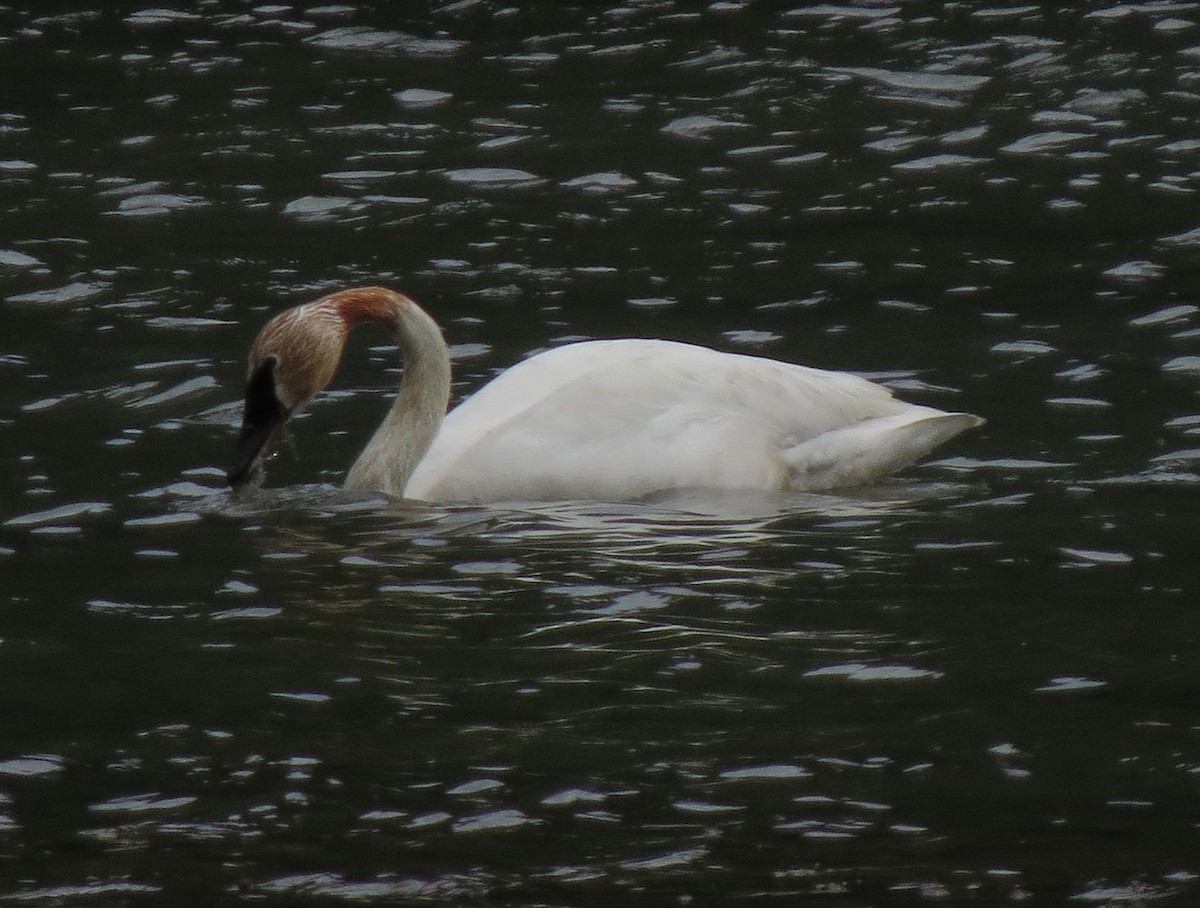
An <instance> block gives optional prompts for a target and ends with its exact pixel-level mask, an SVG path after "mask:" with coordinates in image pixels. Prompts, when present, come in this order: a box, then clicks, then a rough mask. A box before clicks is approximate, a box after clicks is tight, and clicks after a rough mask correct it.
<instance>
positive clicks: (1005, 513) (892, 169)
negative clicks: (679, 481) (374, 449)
mask: <svg viewBox="0 0 1200 908" xmlns="http://www.w3.org/2000/svg"><path fill="white" fill-rule="evenodd" d="M1198 6H1200V4H1196V3H1187V2H1169V3H1162V2H1153V3H1150V2H1147V3H1127V4H1114V5H1111V6H1105V5H1103V4H1095V5H1091V6H1087V7H1082V6H1081V7H1079V8H1077V9H1065V10H1064V9H1054V8H1048V7H1047V8H1044V7H1042V6H1034V5H1029V6H998V5H997V6H989V5H986V4H983V3H960V4H949V5H946V4H924V3H893V4H890V5H881V4H863V5H849V4H847V5H840V4H825V5H813V6H797V7H795V8H792V9H786V8H781V7H779V6H776V5H769V4H756V3H712V4H709V5H708V6H706V7H696V6H692V5H675V4H671V3H665V2H664V3H631V4H629V5H626V6H621V7H603V8H602V7H599V6H592V5H587V6H582V7H570V6H562V7H560V6H553V7H529V8H525V7H521V8H516V7H500V6H496V5H492V4H487V3H483V2H474V0H466V2H460V3H451V4H442V5H436V6H433V7H431V8H429V9H425V10H421V11H419V12H415V11H414V12H411V13H400V12H395V11H390V12H386V11H381V12H372V11H368V10H360V9H356V8H355V7H352V6H348V5H334V4H328V5H324V6H304V5H288V4H272V5H258V6H254V5H250V4H242V3H234V2H224V0H214V2H208V3H203V4H200V5H197V6H194V7H191V6H189V7H180V8H179V9H171V8H168V7H162V6H158V7H145V8H138V7H133V6H130V7H128V8H127V9H126V10H125V11H124V12H121V13H113V12H100V11H96V10H94V9H93V8H92V7H91V6H90V5H87V4H78V5H75V6H72V5H71V4H67V3H64V4H58V5H56V6H55V8H54V11H53V12H46V11H43V10H26V9H21V8H16V7H13V6H6V7H0V210H2V211H3V217H2V218H0V315H2V319H3V324H4V328H3V332H2V336H0V375H2V377H3V380H2V381H0V465H2V469H0V578H2V580H0V591H2V597H0V603H2V606H0V607H2V612H0V639H2V641H3V642H0V723H2V724H0V729H2V731H0V901H3V902H5V903H10V902H11V903H15V904H33V905H38V904H42V905H62V904H88V905H96V904H114V905H115V904H121V905H124V904H134V905H136V904H170V905H178V904H241V903H255V904H329V903H335V904H336V903H369V904H373V903H382V904H414V903H423V902H443V903H453V904H513V905H517V904H519V905H609V904H612V901H613V899H614V898H622V899H625V900H626V901H627V902H629V903H632V904H646V905H663V904H681V905H687V904H718V903H731V904H736V903H739V902H749V901H751V900H754V901H767V902H775V903H780V904H798V903H799V904H804V903H808V902H821V903H823V904H830V905H846V906H857V905H868V904H869V905H885V904H886V905H909V904H926V903H942V904H945V903H958V902H962V901H966V900H968V899H971V900H974V901H975V902H979V903H984V904H988V903H1001V902H1003V903H1010V902H1013V901H1017V902H1021V901H1024V902H1033V903H1035V904H1061V903H1063V902H1065V901H1068V900H1072V901H1074V902H1076V903H1080V904H1101V905H1103V904H1146V903H1154V904H1192V903H1194V902H1195V900H1196V898H1197V897H1198V893H1200V878H1198V876H1197V875H1198V874H1200V861H1198V860H1197V858H1196V854H1197V848H1196V845H1197V830H1196V824H1197V822H1198V821H1200V798H1198V796H1197V784H1198V783H1197V778H1198V773H1200V738H1198V736H1197V731H1196V729H1197V712H1196V677H1197V667H1198V666H1197V661H1198V660H1197V656H1196V644H1197V632H1196V630H1195V601H1196V600H1195V598H1194V597H1195V595H1196V591H1197V585H1198V579H1200V578H1198V575H1197V569H1196V567H1195V558H1194V543H1193V542H1192V539H1193V536H1192V533H1193V523H1194V521H1193V520H1192V512H1193V511H1194V503H1193V499H1194V497H1195V495H1196V490H1197V488H1198V483H1200V478H1198V476H1197V473H1196V463H1197V458H1198V455H1197V453H1196V452H1197V448H1198V447H1200V443H1198V442H1197V435H1198V433H1200V415H1198V413H1197V387H1198V385H1197V382H1198V377H1200V354H1198V353H1197V349H1196V344H1197V338H1198V337H1200V333H1198V332H1200V287H1198V275H1200V254H1198V253H1200V233H1198V231H1200V220H1198V216H1197V213H1196V212H1197V207H1196V198H1197V196H1196V193H1197V183H1198V181H1200V137H1198V136H1197V133H1196V127H1195V123H1196V120H1197V114H1198V110H1200V78H1198V77H1197V75H1196V68H1197V64H1198V63H1200V32H1198V31H1197V28H1196V21H1197V15H1196V14H1197V7H1198ZM357 283H383V284H388V285H391V286H395V287H396V288H397V289H401V290H403V291H405V292H408V293H410V294H412V295H413V296H414V297H415V298H417V299H419V300H421V301H422V302H423V303H424V304H426V306H427V307H428V308H429V309H430V310H431V311H432V312H434V313H435V314H436V315H437V317H438V318H439V320H440V321H441V322H442V323H443V325H444V326H445V327H446V331H447V334H448V337H449V339H450V341H451V343H452V345H453V349H454V354H455V359H456V391H457V393H466V392H469V391H470V390H471V389H472V388H474V387H477V386H478V385H479V383H480V382H482V381H483V380H484V379H486V378H487V377H488V376H489V375H491V374H493V373H494V372H496V371H497V370H499V369H502V368H503V367H504V366H505V365H507V364H509V363H511V362H513V361H515V360H517V359H519V358H520V357H522V356H524V355H527V354H528V353H530V352H533V351H536V350H538V349H543V348H545V347H549V346H552V345H555V344H558V343H561V342H564V341H566V340H569V339H574V338H580V337H613V336H623V335H639V336H657V337H669V338H675V339H680V340H689V341H696V342H700V343H705V344H709V345H713V346H718V347H721V348H724V349H731V350H742V351H749V352H757V353H762V354H765V355H770V356H775V357H778V358H782V359H788V360H794V361H799V362H807V363H810V364H813V365H818V366H826V367H833V368H841V369H849V370H854V371H857V372H860V373H862V374H865V375H868V376H871V377H873V378H876V379H877V380H881V381H884V382H885V383H887V384H889V385H890V386H892V387H894V388H896V389H897V391H898V392H899V393H901V394H903V395H904V396H906V397H907V398H909V399H912V400H915V401H920V402H925V403H929V404H932V405H935V406H944V407H953V408H961V409H966V410H970V411H972V412H977V413H980V414H982V415H984V416H986V417H987V418H988V420H989V422H988V425H987V426H986V427H985V428H984V429H982V430H979V431H977V432H974V433H971V434H970V435H968V436H963V437H962V438H960V439H958V440H956V441H955V442H953V443H952V444H951V445H950V446H948V447H947V448H945V449H943V450H942V451H940V452H938V454H936V455H935V456H934V457H933V458H932V459H931V461H930V462H928V463H926V464H923V465H921V466H918V467H916V468H913V469H910V470H908V471H906V472H905V474H904V475H903V476H901V477H898V478H896V479H894V480H892V481H889V482H887V483H884V484H883V485H882V486H881V487H879V488H876V489H870V490H862V491H859V492H855V493H852V494H847V495H841V496H787V497H783V498H778V497H770V496H737V495H734V496H725V495H721V496H713V495H701V494H698V495H688V496H681V497H680V496H677V497H673V498H667V499H665V500H658V501H651V502H639V503H631V504H581V503H570V502H567V503H558V504H552V505H541V506H523V505H521V504H519V503H517V504H513V505H511V506H503V507H489V508H462V507H428V506H422V505H414V504H406V503H399V502H387V501H384V500H382V499H378V498H375V497H372V496H361V495H348V494H345V493H341V492H339V491H337V484H338V482H339V479H340V477H341V475H342V474H343V472H344V470H345V468H346V466H347V465H348V464H349V463H350V461H351V460H352V458H353V456H354V454H355V453H356V452H357V450H358V448H359V447H360V445H361V444H362V442H363V441H364V440H365V438H366V436H367V433H368V432H369V431H370V429H371V427H372V426H373V425H374V424H375V422H376V421H377V420H378V418H379V416H380V414H381V410H382V408H383V406H384V403H383V402H382V401H381V399H380V398H381V396H382V395H383V394H384V393H385V392H386V391H387V389H389V388H390V387H392V386H393V385H394V384H395V382H396V380H397V377H398V374H399V373H398V369H399V364H398V362H397V361H396V355H395V351H394V348H393V347H392V346H391V344H390V343H389V338H387V337H385V336H379V335H371V334H370V333H369V332H364V333H363V335H362V336H361V337H358V338H356V340H355V343H354V344H353V345H352V350H351V351H350V353H349V355H348V357H347V361H346V363H345V365H344V367H343V370H342V373H341V375H340V376H339V378H338V380H337V382H336V383H335V388H334V390H333V391H331V392H329V393H327V394H326V395H324V396H323V397H322V398H321V399H320V400H318V401H317V402H316V404H315V405H314V406H313V407H312V409H311V412H310V413H309V415H308V416H306V417H305V418H304V419H302V420H299V421H298V422H297V424H296V426H295V429H294V432H293V436H294V445H293V446H292V447H291V449H290V450H289V449H288V447H287V446H285V449H284V451H283V452H282V453H281V456H280V457H278V458H277V459H276V461H275V462H274V463H273V464H272V469H271V482H270V487H269V488H267V489H264V490H262V491H260V492H258V493H255V494H254V495H251V496H249V497H247V498H245V499H242V500H240V501H236V502H235V501H232V500H231V499H230V498H229V497H228V496H227V495H226V493H225V491H224V489H223V488H222V479H223V468H224V467H225V466H226V464H227V462H228V458H229V456H230V454H231V451H232V444H233V439H234V437H235V435H236V425H237V420H238V411H239V407H240V401H239V397H240V392H241V387H240V386H241V382H242V379H243V369H244V365H243V362H244V359H243V358H244V356H245V352H246V350H247V348H248V345H249V343H250V340H251V339H252V338H253V336H254V334H255V332H256V331H257V330H258V327H259V326H260V325H261V323H262V322H263V321H264V320H265V318H266V317H267V316H268V314H269V313H271V312H274V311H277V310H278V309H280V308H282V307H283V306H285V305H288V304H292V303H296V302H300V301H303V300H305V299H309V298H312V297H314V296H316V295H318V294H320V293H323V292H326V291H328V290H331V289H335V288H338V287H342V286H347V285H351V284H357Z"/></svg>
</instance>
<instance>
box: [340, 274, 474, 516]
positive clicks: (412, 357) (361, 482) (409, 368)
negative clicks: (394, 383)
mask: <svg viewBox="0 0 1200 908" xmlns="http://www.w3.org/2000/svg"><path fill="white" fill-rule="evenodd" d="M380 292H381V293H383V294H386V297H385V299H386V303H385V304H384V305H378V303H379V300H373V301H372V307H371V309H370V311H368V312H366V314H364V315H360V316H359V317H360V318H372V319H378V320H381V321H385V322H386V323H388V324H390V325H391V327H392V328H393V329H394V330H395V333H396V340H397V343H398V344H399V346H400V354H401V357H402V358H403V363H404V376H403V378H402V379H401V380H400V387H399V389H398V391H397V393H396V397H395V400H393V401H392V406H391V409H390V410H389V411H388V414H387V416H385V417H384V419H383V422H382V423H380V425H379V428H378V429H376V430H375V434H374V435H372V436H371V440H370V441H369V442H367V445H366V447H365V448H363V451H362V453H361V454H359V456H358V459H357V460H355V462H354V464H353V465H352V466H351V467H350V472H349V473H348V474H347V476H346V483H345V485H346V487H347V488H357V489H371V490H375V491H381V492H386V493H388V494H389V495H397V496H399V495H403V494H404V487H405V486H406V485H407V484H408V479H409V477H410V476H411V475H412V473H413V471H414V470H415V469H416V468H417V464H419V463H420V462H421V458H422V457H424V456H425V453H426V452H427V451H428V450H429V447H430V445H432V444H433V439H434V438H435V437H436V436H437V433H438V430H439V429H440V428H441V425H442V420H443V418H444V417H445V415H446V408H447V406H448V405H449V403H450V351H449V349H448V348H447V347H446V342H445V340H444V339H443V337H442V331H441V329H440V328H439V327H438V325H437V322H435V321H434V320H433V319H432V318H431V317H430V316H429V314H428V313H426V312H425V310H423V309H422V308H421V307H420V306H418V305H417V304H416V303H415V302H413V301H412V300H410V299H409V298H408V297H406V296H403V295H402V294H399V293H395V292H393V291H380ZM349 315H350V322H351V324H352V322H353V319H354V316H355V312H354V311H353V310H351V311H350V313H349Z"/></svg>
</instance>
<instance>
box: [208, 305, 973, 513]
mask: <svg viewBox="0 0 1200 908" xmlns="http://www.w3.org/2000/svg"><path fill="white" fill-rule="evenodd" d="M364 320H375V321H382V322H384V323H386V324H389V325H390V326H391V327H392V328H393V329H394V330H395V331H396V335H397V339H398V341H399V343H400V347H401V351H402V355H403V357H404V363H405V376H404V379H403V381H402V382H401V386H400V390H399V393H398V394H397V397H396V400H395V402H394V403H393V405H392V408H391V410H390V411H389V413H388V415H387V417H385V419H384V420H383V422H382V423H381V425H380V426H379V429H378V430H376V433H375V435H374V436H373V438H372V439H371V440H370V442H368V444H367V446H366V447H365V448H364V449H363V452H362V453H361V454H360V455H359V457H358V459H357V460H356V461H355V462H354V464H353V465H352V466H351V468H350V471H349V473H348V474H347V476H346V482H345V484H346V486H347V487H348V488H361V489H372V490H377V491H381V492H386V493H388V494H392V495H403V496H405V497H408V498H416V499H422V500H428V501H464V502H482V501H503V500H555V499H594V500H612V501H618V500H624V499H632V498H639V497H643V496H646V495H649V494H652V493H655V492H661V491H666V490H671V489H686V488H709V489H757V490H796V491H822V490H827V489H832V488H837V487H841V486H849V485H857V484H862V483H868V482H871V481H874V480H876V479H879V478H881V477H883V476H885V475H887V474H889V473H892V472H894V471H896V470H898V469H901V468H903V467H905V466H907V465H908V464H910V463H912V462H913V461H915V460H917V459H918V458H920V457H922V456H924V455H925V454H927V453H928V452H929V451H931V450H932V449H933V448H934V447H936V446H937V445H939V444H941V443H942V442H944V441H946V440H948V439H949V438H952V437H953V436H955V435H957V434H958V433H959V432H962V431H964V430H965V429H969V428H972V427H974V426H978V425H980V424H982V422H983V420H982V419H980V418H979V417H977V416H973V415H971V414H969V413H946V412H943V411H941V410H936V409H933V408H931V407H923V406H917V405H914V404H908V403H904V402H902V401H899V400H896V399H895V398H894V397H893V396H892V394H891V392H890V391H889V390H888V389H886V388H884V387H882V386H880V385H876V384H873V383H872V382H869V381H867V380H866V379H863V378H859V377H857V376H854V375H850V374H847V373H843V372H830V371H825V370H821V369H813V368H809V367H806V366H799V365H793V364H791V363H784V362H778V361H776V360H770V359H765V358H762V357H756V356H746V355H742V354H735V353H722V352H718V351H715V350H710V349H708V348H706V347H698V346H694V345H691V344H683V343H677V342H673V341H663V340H643V339H627V340H603V341H586V342H582V343H575V344H568V345H566V346H563V347H558V348H556V349H553V350H550V351H548V352H545V353H541V354H538V355H536V356H533V357H531V358H529V359H527V360H525V361H524V362H521V363H519V364H517V365H516V366H513V367H512V368H510V369H508V370H507V371H505V372H504V373H502V374H501V375H499V376H498V377H497V378H495V379H493V380H492V381H491V382H489V383H488V384H486V385H485V386H484V387H483V388H482V389H480V390H479V391H477V392H476V393H475V394H474V395H472V396H471V397H469V398H468V399H467V400H466V401H464V402H463V403H462V404H460V405H459V406H458V407H457V408H455V409H454V410H452V411H451V412H450V413H449V415H445V411H446V407H447V404H448V402H449V397H450V358H449V353H448V351H447V349H446V344H445V342H444V340H443V339H442V335H441V331H440V329H439V328H438V327H437V324H436V323H435V322H434V321H433V319H432V318H430V317H429V315H428V314H426V313H425V312H424V310H422V309H421V308H420V307H419V306H417V304H416V303H414V302H413V301H412V300H410V299H409V298H408V297H405V296H403V295H402V294H399V293H395V292H394V291H390V290H386V289H383V288H377V287H374V288H356V289H352V290H345V291H341V292H340V293H335V294H332V295H330V296H327V297H324V298H323V299H320V300H317V301H315V302H313V303H306V304H304V305H301V306H297V307H295V308H293V309H289V310H287V311H285V312H283V313H281V314H280V315H278V316H276V317H275V318H274V319H272V320H271V321H270V322H268V324H267V325H266V326H265V327H264V328H263V330H262V331H261V332H260V334H259V336H258V339H257V340H256V341H255V343H254V346H253V347H252V348H251V354H250V381H249V383H248V386H247V395H246V410H245V416H244V418H243V428H242V440H241V443H240V447H239V456H238V461H237V464H236V465H235V467H234V469H233V470H231V471H230V482H231V483H232V484H234V485H237V484H239V483H240V482H243V481H245V479H246V478H247V477H248V475H250V474H251V473H252V472H254V471H255V469H256V468H257V467H258V465H259V464H260V463H261V462H262V460H263V458H264V456H265V453H266V451H267V450H268V449H269V447H270V443H271V441H272V440H273V438H274V434H275V432H276V431H277V429H278V426H279V425H280V424H281V423H282V422H283V421H284V420H286V418H287V417H288V416H289V415H291V413H293V412H295V410H297V409H298V408H299V407H301V406H303V404H304V403H305V402H307V400H308V399H310V398H311V397H312V396H313V395H314V394H315V393H317V391H319V390H321V389H322V388H324V387H325V386H326V385H327V384H328V383H329V381H330V379H331V378H332V376H333V373H334V371H335V370H336V368H337V363H338V360H339V359H340V356H341V349H342V345H343V343H344V341H345V337H346V335H347V334H348V333H349V331H350V329H351V328H353V327H354V325H355V324H357V323H358V322H360V321H364Z"/></svg>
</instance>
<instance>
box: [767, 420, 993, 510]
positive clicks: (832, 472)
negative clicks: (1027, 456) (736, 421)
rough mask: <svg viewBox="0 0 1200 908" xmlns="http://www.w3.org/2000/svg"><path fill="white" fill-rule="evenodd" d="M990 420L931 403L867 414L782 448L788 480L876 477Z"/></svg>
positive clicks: (832, 482)
mask: <svg viewBox="0 0 1200 908" xmlns="http://www.w3.org/2000/svg"><path fill="white" fill-rule="evenodd" d="M984 422H985V420H983V419H982V418H980V417H978V416H974V415H972V414H970V413H944V412H942V411H941V410H934V409H932V408H928V407H914V408H912V409H911V410H906V411H905V412H903V413H899V414H895V415H892V416H882V417H876V418H873V419H866V420H863V421H862V422H859V423H856V424H855V425H852V426H847V427H846V428H844V429H836V430H834V431H832V432H826V433H824V434H823V435H819V436H817V437H816V438H812V439H809V440H808V441H804V442H801V443H800V444H798V445H794V446H792V447H790V448H786V449H785V450H784V451H783V452H782V453H783V460H784V463H785V464H786V465H787V473H788V485H789V487H790V488H792V489H794V490H797V491H821V490H823V489H834V488H838V487H840V486H848V485H858V484H861V483H867V482H873V481H874V480H877V479H881V478H882V477H884V476H887V475H888V474H890V473H894V472H896V471H897V470H900V469H903V468H904V467H906V466H908V465H909V464H911V463H913V462H914V461H916V460H919V459H920V458H922V457H924V456H925V455H926V454H928V453H929V452H930V451H932V450H933V449H934V448H936V447H937V446H938V445H940V444H942V443H943V442H946V441H949V440H950V439H951V438H953V437H954V436H955V435H957V434H959V433H960V432H965V431H966V430H967V429H973V428H976V427H977V426H981V425H983V423H984Z"/></svg>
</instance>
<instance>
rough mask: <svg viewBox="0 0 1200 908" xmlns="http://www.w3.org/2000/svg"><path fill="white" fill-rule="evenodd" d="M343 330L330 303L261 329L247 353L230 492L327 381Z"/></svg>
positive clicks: (289, 313)
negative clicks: (286, 423)
mask: <svg viewBox="0 0 1200 908" xmlns="http://www.w3.org/2000/svg"><path fill="white" fill-rule="evenodd" d="M347 330H348V329H347V324H346V319H345V318H344V316H343V314H342V312H341V311H340V308H339V306H338V303H337V300H336V299H335V298H334V297H325V298H324V299H320V300H317V301H316V302H313V303H305V304H304V305H301V306H295V307H294V308H291V309H288V310H286V311H284V312H281V313H280V314H279V315H277V316H275V317H274V318H273V319H271V320H270V321H269V322H267V324H266V325H264V326H263V329H262V330H261V331H260V332H259V333H258V337H257V338H256V339H255V341H254V344H253V346H252V347H251V348H250V361H249V369H248V372H247V376H248V377H247V381H246V400H245V405H244V408H243V410H242V431H241V435H240V436H239V438H238V443H237V451H236V454H235V457H234V464H233V467H232V468H231V469H230V470H229V472H228V474H227V475H228V479H229V484H230V485H231V486H234V487H236V486H240V485H242V484H243V483H245V482H246V481H247V480H248V479H250V477H252V476H253V475H254V474H255V473H257V472H258V470H259V469H260V468H261V466H262V464H263V462H264V461H265V460H266V458H267V456H268V455H269V454H270V453H271V448H272V446H273V445H274V443H275V439H276V438H277V437H278V435H279V430H280V429H281V428H282V427H283V424H284V423H285V422H287V420H288V419H289V418H290V417H291V416H292V415H293V414H294V413H296V412H298V411H299V410H300V409H302V408H303V407H304V405H305V404H307V403H308V402H309V401H310V400H311V399H312V398H313V396H314V395H316V394H317V393H318V392H320V391H322V390H324V389H325V388H326V387H327V386H328V385H329V382H330V381H332V379H333V375H334V373H335V372H336V371H337V367H338V362H339V361H340V360H341V358H342V348H343V347H344V346H345V341H346V334H347Z"/></svg>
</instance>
